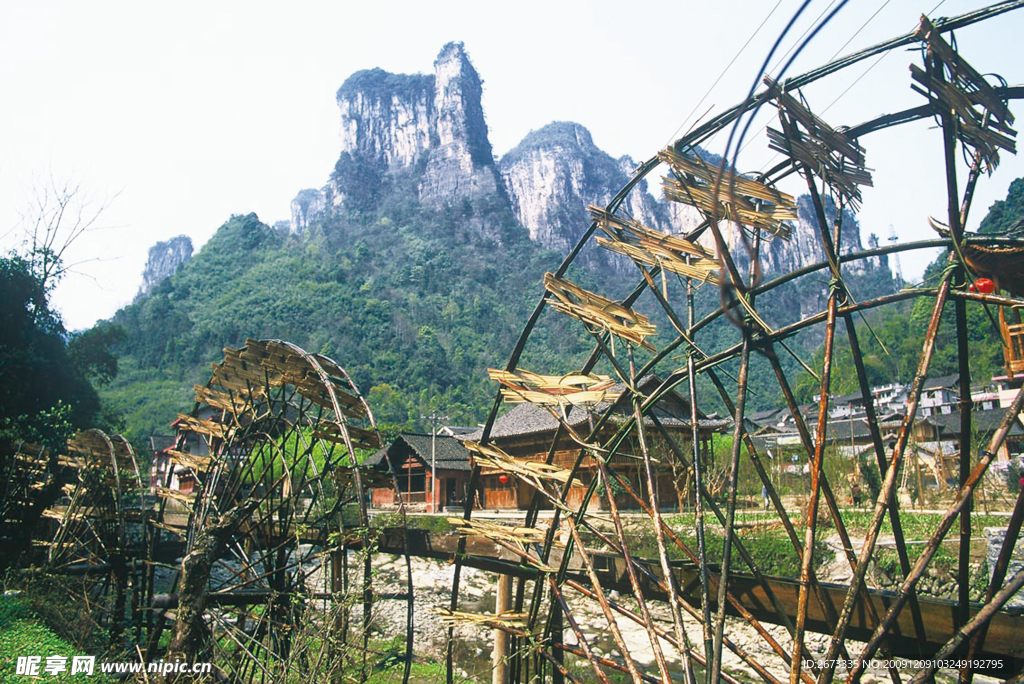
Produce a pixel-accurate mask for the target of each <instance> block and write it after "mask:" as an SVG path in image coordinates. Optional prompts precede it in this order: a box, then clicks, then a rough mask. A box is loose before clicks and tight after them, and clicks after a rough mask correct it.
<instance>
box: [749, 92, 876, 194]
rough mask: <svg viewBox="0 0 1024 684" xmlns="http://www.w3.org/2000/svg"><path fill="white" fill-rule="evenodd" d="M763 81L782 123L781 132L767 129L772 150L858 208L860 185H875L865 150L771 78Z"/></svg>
mask: <svg viewBox="0 0 1024 684" xmlns="http://www.w3.org/2000/svg"><path fill="white" fill-rule="evenodd" d="M764 80H765V83H766V84H767V85H768V87H769V88H772V89H773V90H774V94H775V99H776V104H777V105H778V108H779V121H780V122H781V123H782V131H778V130H776V129H774V128H768V147H769V149H772V150H775V151H777V152H781V153H783V154H786V155H788V156H789V157H790V158H791V159H792V160H793V161H794V162H799V163H800V164H802V165H803V166H804V167H805V168H806V169H808V170H810V171H811V172H813V173H814V174H816V175H817V176H818V177H820V178H821V179H822V180H824V181H825V182H826V183H828V185H829V186H831V187H832V188H833V189H834V190H835V191H836V192H837V193H838V194H839V195H841V196H842V197H844V198H845V199H846V201H847V202H848V203H849V204H850V205H851V206H852V207H854V208H856V207H857V206H858V204H859V203H860V201H861V194H860V186H869V187H870V186H872V185H873V182H872V179H871V173H870V172H869V171H868V169H867V168H866V167H865V166H864V148H862V147H861V146H860V145H859V144H858V143H857V141H856V140H854V139H851V138H849V137H848V136H847V135H846V134H845V133H843V132H841V131H838V130H835V129H834V128H832V127H831V126H829V125H828V124H827V123H825V122H824V121H823V120H821V119H819V118H818V117H817V116H815V115H814V113H813V112H811V111H810V110H809V109H808V108H807V107H806V106H804V105H803V104H802V103H801V102H800V101H798V100H797V99H796V98H794V97H793V96H792V95H790V94H789V93H787V92H785V91H782V90H780V89H778V88H777V86H776V84H775V82H774V81H773V80H772V79H770V78H767V77H765V79H764Z"/></svg>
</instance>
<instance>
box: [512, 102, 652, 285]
mask: <svg viewBox="0 0 1024 684" xmlns="http://www.w3.org/2000/svg"><path fill="white" fill-rule="evenodd" d="M498 167H499V169H500V171H501V179H502V181H503V182H504V184H505V188H506V191H507V193H508V197H509V201H510V202H511V204H512V211H513V213H514V214H515V216H516V219H518V221H519V223H521V224H522V225H523V227H525V228H526V229H527V230H528V231H529V233H530V238H531V239H532V240H534V241H535V242H538V243H540V244H541V245H543V246H544V247H547V248H548V249H552V250H555V251H560V252H563V253H565V252H568V251H569V250H570V249H572V247H573V246H574V245H575V244H576V243H577V242H578V241H579V239H580V236H581V235H582V234H583V233H584V231H586V229H587V227H588V226H589V225H590V214H589V213H588V212H587V206H588V205H590V204H595V205H598V206H602V207H603V206H605V205H607V204H608V203H609V202H610V201H611V200H612V198H613V197H614V195H615V193H616V192H618V191H619V190H620V189H621V188H622V187H623V186H625V185H626V183H627V182H628V181H629V179H630V177H631V176H632V175H633V169H634V168H635V167H636V163H635V162H634V161H633V160H632V159H630V158H629V157H622V158H621V159H619V160H615V159H612V157H611V156H609V155H608V154H607V153H605V152H603V151H601V150H600V149H599V148H598V147H597V146H596V145H595V144H594V141H593V139H592V138H591V136H590V132H589V131H588V130H587V129H586V128H584V127H583V126H581V125H579V124H575V123H569V122H556V123H552V124H548V125H547V126H545V127H543V128H541V129H540V130H537V131H533V132H531V133H530V134H529V135H527V136H526V138H524V139H523V141H522V142H521V143H519V145H517V146H516V147H515V148H513V149H512V150H510V151H509V153H508V154H506V155H505V156H504V157H502V158H501V160H500V162H499V164H498ZM622 209H623V210H624V211H625V212H626V213H628V214H629V215H630V216H632V217H633V218H635V219H636V220H638V221H640V222H641V223H644V224H646V225H648V226H651V227H655V228H661V227H663V226H665V225H666V223H667V219H668V214H667V212H666V210H665V208H664V207H662V206H660V205H659V204H658V203H657V202H655V200H654V198H653V197H651V195H650V194H649V193H648V192H647V183H646V181H641V182H640V183H639V184H638V185H637V186H636V187H635V188H634V189H633V190H632V191H630V193H629V194H628V195H627V196H626V198H625V200H624V202H623V205H622ZM584 257H585V259H586V260H587V261H588V262H589V263H591V264H608V265H612V266H613V267H615V268H617V269H618V268H625V267H628V264H627V262H626V261H625V260H624V259H622V258H620V257H618V256H615V255H612V254H610V253H607V252H604V251H603V250H596V249H590V250H588V251H587V252H586V253H585V254H584Z"/></svg>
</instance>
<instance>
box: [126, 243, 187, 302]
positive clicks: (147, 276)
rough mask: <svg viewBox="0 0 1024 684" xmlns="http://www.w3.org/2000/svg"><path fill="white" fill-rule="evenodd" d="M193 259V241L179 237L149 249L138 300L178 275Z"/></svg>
mask: <svg viewBox="0 0 1024 684" xmlns="http://www.w3.org/2000/svg"><path fill="white" fill-rule="evenodd" d="M191 258H192V240H190V239H189V238H188V236H187V235H179V236H178V237H173V238H171V239H170V240H167V241H165V242H158V243H156V244H155V245H153V246H152V247H150V248H149V259H148V260H147V261H146V268H145V269H143V271H142V287H140V288H139V293H138V294H137V295H136V297H135V298H136V299H140V298H142V297H145V296H146V295H148V294H149V293H150V292H152V291H153V288H154V287H156V286H157V285H159V284H160V283H161V282H163V281H164V280H166V279H167V278H170V277H171V276H172V275H174V274H175V273H177V272H178V271H179V270H180V269H181V267H182V266H184V265H185V264H186V262H188V260H189V259H191Z"/></svg>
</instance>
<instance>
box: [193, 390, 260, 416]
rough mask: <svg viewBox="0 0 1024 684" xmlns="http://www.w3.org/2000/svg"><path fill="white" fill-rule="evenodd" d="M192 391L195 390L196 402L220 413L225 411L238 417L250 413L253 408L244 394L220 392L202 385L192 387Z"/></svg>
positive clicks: (250, 401) (250, 400)
mask: <svg viewBox="0 0 1024 684" xmlns="http://www.w3.org/2000/svg"><path fill="white" fill-rule="evenodd" d="M193 389H195V392H196V401H197V402H199V403H201V404H202V403H205V404H207V405H208V406H212V407H213V408H215V409H220V410H221V411H227V412H228V413H231V414H234V415H238V414H240V413H244V412H246V411H250V410H252V408H253V401H252V399H251V398H250V397H247V396H246V395H244V394H236V393H235V392H221V391H219V390H215V389H211V388H209V387H203V386H202V385H194V386H193Z"/></svg>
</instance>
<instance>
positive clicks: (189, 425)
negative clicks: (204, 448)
mask: <svg viewBox="0 0 1024 684" xmlns="http://www.w3.org/2000/svg"><path fill="white" fill-rule="evenodd" d="M178 429H180V430H183V431H186V432H195V433H197V434H200V435H206V436H208V437H214V438H217V439H229V438H230V436H231V435H232V434H234V429H233V428H232V427H231V426H230V425H224V424H223V423H219V422H217V421H215V420H203V419H201V418H195V417H193V416H187V415H185V414H184V413H179V414H178Z"/></svg>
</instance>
